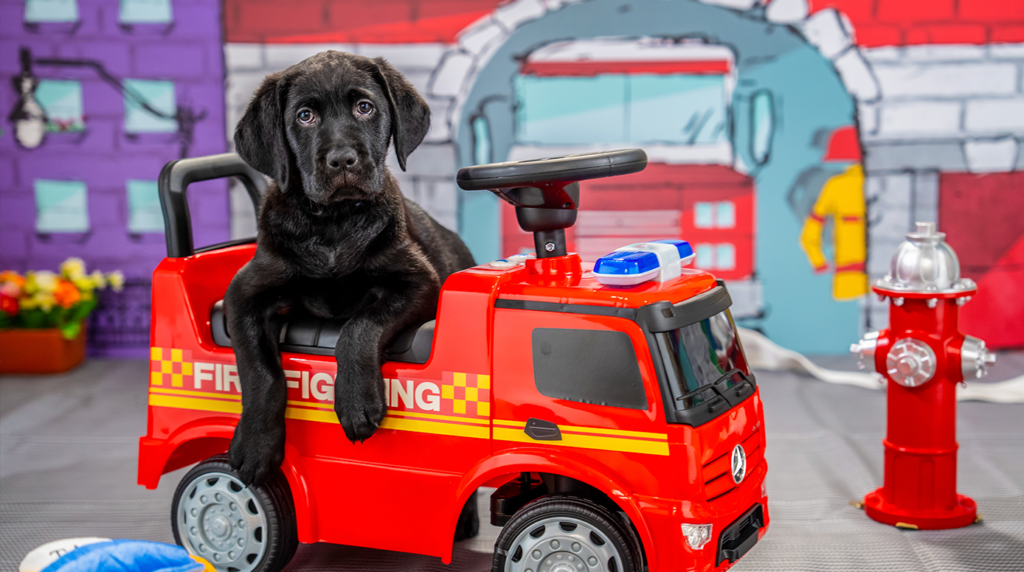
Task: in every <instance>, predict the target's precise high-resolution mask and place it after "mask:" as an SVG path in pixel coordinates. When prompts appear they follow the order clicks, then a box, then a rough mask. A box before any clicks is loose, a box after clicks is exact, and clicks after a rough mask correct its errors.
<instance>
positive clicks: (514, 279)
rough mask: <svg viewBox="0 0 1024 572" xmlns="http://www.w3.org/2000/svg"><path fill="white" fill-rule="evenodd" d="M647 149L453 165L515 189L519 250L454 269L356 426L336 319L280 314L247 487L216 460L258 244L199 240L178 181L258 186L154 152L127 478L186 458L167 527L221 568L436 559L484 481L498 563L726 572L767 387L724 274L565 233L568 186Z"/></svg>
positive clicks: (743, 541) (247, 178)
mask: <svg viewBox="0 0 1024 572" xmlns="http://www.w3.org/2000/svg"><path fill="white" fill-rule="evenodd" d="M646 163H647V158H646V155H645V154H644V152H643V151H642V150H639V149H633V150H625V151H612V152H605V153H594V154H587V155H578V156H569V157H559V158H554V159H543V160H536V161H524V162H517V163H500V164H494V165H481V166H476V167H470V168H467V169H463V170H461V171H460V172H459V177H458V181H459V185H460V186H461V187H462V188H463V189H466V190H484V189H488V190H492V191H493V192H495V193H496V194H497V195H499V196H500V197H501V198H502V199H504V200H506V201H508V202H510V203H512V204H513V205H515V206H516V209H517V216H518V220H519V222H520V225H521V226H522V227H523V228H524V229H525V230H527V231H530V232H533V233H534V237H535V243H536V246H537V254H536V256H535V257H534V256H532V255H531V256H519V257H513V258H511V259H507V260H498V261H494V262H491V263H488V264H481V265H479V266H476V267H474V268H470V269H468V270H464V271H462V272H459V273H457V274H454V275H452V276H451V277H449V278H448V280H447V281H446V282H445V284H444V286H443V288H442V291H441V297H440V305H439V308H438V312H437V317H436V320H434V321H431V322H427V323H425V324H422V325H420V326H418V327H415V328H412V329H411V330H409V331H407V332H405V333H403V334H402V335H400V336H399V337H398V338H397V339H396V340H395V342H394V344H393V345H392V347H391V348H390V350H389V353H388V355H389V361H387V362H386V363H385V364H384V366H383V377H384V379H385V383H386V389H387V396H388V413H387V416H386V417H385V419H384V422H383V424H382V425H381V427H380V429H379V430H378V431H377V432H376V433H375V434H374V436H373V437H372V438H370V439H369V440H367V441H366V442H364V443H361V444H353V443H350V442H349V441H348V440H347V439H346V438H345V435H344V433H343V431H342V429H341V426H340V425H339V424H338V420H337V418H336V416H335V413H334V408H333V403H332V401H331V400H332V399H333V396H334V391H333V383H334V374H335V372H336V364H335V358H334V355H333V354H334V351H333V348H334V347H335V344H336V343H337V339H338V324H337V323H332V322H331V321H322V320H313V319H304V318H299V317H295V318H290V322H289V323H288V325H287V326H286V328H285V329H284V331H283V333H282V336H281V346H280V347H281V349H282V353H281V362H282V365H283V366H284V370H285V373H286V377H287V383H288V394H289V395H288V397H289V399H288V407H287V411H286V413H285V415H286V417H287V444H286V451H285V459H284V462H283V463H282V466H281V472H280V473H279V474H278V475H276V476H275V478H272V479H270V480H269V481H268V482H267V483H266V484H264V485H262V486H258V487H245V486H243V484H242V483H241V482H240V481H239V480H238V478H237V476H236V475H235V473H234V472H233V471H232V470H231V468H230V466H229V465H228V464H227V462H226V457H224V456H223V453H224V452H225V451H227V448H228V443H229V441H230V439H231V436H232V434H233V431H234V426H235V423H236V422H237V420H238V415H239V412H240V411H241V400H240V392H239V383H238V373H237V369H236V365H235V356H234V353H233V352H232V350H231V347H230V344H231V340H230V338H229V337H228V332H227V331H226V330H225V327H224V315H223V309H222V306H221V299H222V296H223V295H224V292H225V290H226V288H227V286H228V282H229V281H230V280H231V278H232V277H233V276H234V274H235V272H236V271H237V270H238V269H239V268H240V267H241V266H242V265H243V264H244V263H245V262H246V261H248V260H249V259H250V258H251V257H252V256H253V253H254V251H255V245H254V244H252V241H251V240H250V241H245V242H242V243H229V244H222V245H217V246H213V247H209V248H203V249H194V248H193V245H192V238H191V226H190V224H191V223H190V220H189V216H188V206H187V203H186V200H185V190H186V188H187V186H188V185H189V184H190V183H192V182H194V181H199V180H206V179H213V178H219V177H227V176H236V177H239V178H240V179H241V180H242V181H243V183H244V184H245V185H246V187H247V189H248V190H249V192H250V195H251V196H252V198H253V201H254V203H256V204H258V201H259V196H260V192H261V188H262V184H263V180H262V178H261V177H260V175H259V174H258V173H256V172H255V171H253V170H252V169H251V168H249V167H248V166H247V165H246V164H245V163H243V162H242V161H241V160H240V159H239V158H238V157H237V156H236V155H231V154H228V155H219V156H213V157H203V158H197V159H185V160H181V161H176V162H173V163H170V164H168V165H167V167H165V168H164V170H163V172H162V173H161V176H160V194H161V203H162V206H163V209H164V217H165V222H166V223H167V224H166V228H167V243H168V257H167V258H166V259H165V260H164V261H163V262H162V263H161V264H160V266H159V267H158V268H157V270H156V272H155V273H154V276H153V322H152V323H153V325H152V360H151V365H152V367H151V373H150V385H149V427H148V431H147V434H146V436H144V437H142V438H141V440H140V447H139V449H140V452H139V484H141V485H143V486H146V487H147V488H155V487H156V486H157V484H158V482H159V479H160V476H161V475H162V474H164V473H167V472H169V471H173V470H175V469H178V468H181V467H185V466H187V465H191V464H193V463H197V462H198V463H199V464H198V465H197V466H196V467H194V468H193V469H192V470H191V471H189V472H188V474H187V475H186V476H185V477H184V479H183V480H182V481H181V483H180V484H179V486H178V489H177V491H176V493H175V495H174V501H173V506H172V518H173V519H174V520H173V526H174V532H175V538H176V539H177V541H178V542H179V543H181V544H182V545H183V546H185V548H187V549H188V550H189V551H190V552H192V553H194V554H197V555H199V556H202V557H203V558H205V559H207V560H208V561H210V562H211V563H212V564H213V565H214V566H215V567H216V568H217V569H218V570H222V571H225V572H243V571H244V572H249V571H257V570H258V571H277V570H280V569H281V568H283V567H284V566H285V565H286V564H287V562H288V560H289V559H290V558H291V556H292V554H293V552H294V550H295V548H296V545H297V543H298V542H304V543H312V542H331V543H338V544H347V545H354V546H364V547H372V548H379V549H385V550H397V551H404V552H412V553H419V554H426V555H433V556H439V557H440V558H441V559H442V560H443V561H444V562H446V563H448V562H450V561H451V556H452V544H453V537H454V532H455V529H456V523H457V521H458V518H459V515H460V513H461V511H462V509H463V506H464V505H465V504H466V502H467V501H468V500H470V499H472V498H474V494H473V493H474V492H475V491H476V490H477V489H478V488H479V487H496V488H497V490H496V491H495V492H494V493H493V494H492V495H491V498H490V501H491V502H490V507H491V511H490V512H491V514H490V519H491V523H492V524H494V525H499V526H503V529H502V531H501V534H500V536H499V538H498V541H497V543H496V546H495V555H494V567H493V569H494V570H496V571H519V572H570V571H572V572H594V571H608V572H638V571H640V570H644V569H647V570H650V571H663V570H664V571H668V570H672V571H681V570H705V571H707V570H725V569H728V568H729V567H730V566H731V565H732V564H733V563H734V562H735V561H736V560H737V559H738V558H740V557H741V556H743V555H744V554H745V553H746V552H747V551H748V550H750V548H751V547H752V546H753V545H754V544H755V543H757V541H758V540H759V539H760V538H761V537H762V536H763V535H764V533H765V531H766V530H767V527H768V504H767V500H768V499H767V496H766V492H765V487H764V479H765V474H766V471H767V465H766V462H765V458H764V447H765V437H764V415H763V412H762V405H761V399H760V394H759V392H758V388H757V386H756V383H755V380H754V377H753V375H752V374H751V372H750V370H749V368H748V366H747V363H746V361H745V358H744V355H743V349H742V346H741V345H740V340H739V338H738V337H737V333H736V328H735V325H734V323H733V320H732V317H731V315H730V313H729V309H728V308H729V306H730V304H731V300H730V298H729V294H728V292H727V291H726V288H725V286H724V285H723V284H722V282H720V281H717V280H716V279H715V278H714V277H713V276H712V275H710V274H708V273H706V272H702V271H698V270H690V269H685V268H683V266H684V265H685V264H686V263H687V262H688V261H689V260H690V259H691V258H692V250H691V249H690V246H689V244H687V243H686V242H684V241H682V240H665V241H656V242H649V243H641V244H634V245H629V246H626V247H624V248H622V249H619V250H617V251H615V252H613V253H611V254H609V255H608V256H606V257H603V258H601V259H599V260H598V261H597V262H596V263H595V264H594V265H593V267H591V265H589V264H587V265H585V266H584V265H582V264H581V262H580V258H579V257H578V256H577V255H576V254H573V253H567V252H566V250H565V234H564V229H565V228H568V227H570V226H571V225H572V224H573V223H574V221H575V219H576V212H577V207H578V204H579V185H578V181H580V180H585V179H593V178H598V177H606V176H612V175H618V174H625V173H632V172H637V171H639V170H642V169H643V168H644V167H645V166H646Z"/></svg>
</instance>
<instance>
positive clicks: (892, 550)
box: [0, 354, 1024, 572]
mask: <svg viewBox="0 0 1024 572" xmlns="http://www.w3.org/2000/svg"><path fill="white" fill-rule="evenodd" d="M1008 357H1009V359H1005V358H1004V357H1003V356H1000V360H1001V361H1000V366H997V368H1001V366H1003V364H1006V365H1007V366H1011V364H1012V366H1011V367H1017V366H1021V367H1024V360H1022V359H1021V358H1020V354H1017V355H1013V356H1008ZM829 365H830V366H833V367H836V366H837V365H839V366H843V365H848V361H846V362H842V361H839V362H837V361H834V360H833V361H831V362H829ZM146 371H147V364H146V362H142V361H106V360H92V361H90V362H88V363H87V364H86V365H84V366H83V367H81V368H79V369H78V370H76V371H75V372H73V373H70V374H67V375H62V376H53V377H43V378H32V377H22V376H5V377H2V378H0V572H14V571H15V570H17V565H18V562H20V560H21V558H22V557H23V556H24V555H25V554H26V553H27V552H28V551H29V550H31V549H32V548H35V547H36V546H38V545H40V544H42V543H44V542H48V541H50V540H55V539H59V538H69V537H75V536H107V537H111V538H139V539H147V540H159V541H163V542H172V541H173V540H172V537H171V529H170V520H169V516H170V515H169V512H170V497H171V495H172V494H173V489H174V486H175V484H176V483H177V480H178V479H180V478H181V476H182V475H183V474H184V471H185V470H184V469H183V470H181V471H177V472H175V473H171V474H168V475H165V476H164V478H163V480H162V481H161V485H160V487H159V488H158V489H157V490H156V491H147V490H145V489H143V488H141V487H139V486H138V485H136V484H135V462H136V454H137V453H136V448H137V442H138V437H139V436H140V435H142V434H143V433H144V432H145V426H146V378H147V375H146ZM1010 373H1013V374H1014V375H1019V374H1020V373H1024V372H1022V371H1020V370H1019V368H1018V371H1016V372H1006V371H1000V374H1001V376H1000V377H1011V375H1009V374H1010ZM758 381H759V384H760V386H761V391H762V395H763V399H764V403H765V414H766V425H767V430H768V447H767V450H766V454H767V458H768V462H769V466H770V470H769V474H768V491H769V497H770V503H769V506H770V510H771V516H772V525H771V529H770V530H769V532H768V534H767V536H766V537H765V538H764V540H763V541H762V542H760V543H759V544H758V545H757V547H755V549H754V550H753V551H751V552H750V553H749V554H748V555H747V556H746V557H745V558H744V559H743V560H741V561H740V562H739V563H738V564H737V565H736V567H735V568H734V570H737V572H742V571H755V570H764V571H769V570H770V571H776V570H778V571H808V572H818V571H821V572H826V571H848V570H879V571H893V572H896V571H899V572H903V571H947V570H948V571H973V570H977V571H982V570H984V571H986V572H988V571H1011V570H1015V571H1024V405H998V404H989V403H961V404H959V418H958V431H959V440H960V457H959V459H960V463H959V468H960V470H959V490H960V492H961V493H963V494H968V495H971V496H973V497H974V499H975V500H976V501H977V502H978V505H979V508H980V512H981V513H983V514H984V515H985V519H984V521H983V522H982V523H980V524H976V525H973V526H970V527H967V528H964V529H960V530H951V531H902V530H897V529H895V528H892V527H888V526H884V525H881V524H878V523H876V522H874V521H872V520H870V519H868V518H867V517H866V516H865V515H864V513H863V512H861V511H860V510H857V509H855V508H853V507H852V506H850V505H849V501H851V500H855V499H859V498H861V497H863V495H864V494H865V493H867V492H868V491H870V490H872V489H874V488H875V487H877V486H878V485H879V484H880V483H881V480H882V469H883V467H882V445H881V439H882V436H883V435H884V431H885V394H884V392H872V391H867V390H863V389H858V388H854V387H845V386H836V385H830V384H825V383H821V382H818V381H815V380H813V379H810V378H805V377H801V376H798V375H793V374H786V373H768V372H764V373H759V374H758ZM486 497H487V495H486V494H484V495H480V504H481V513H482V514H486V509H487V499H486ZM497 533H498V529H497V528H495V527H491V526H486V525H485V526H484V527H483V530H482V531H481V535H480V536H479V537H478V538H475V539H471V540H468V541H464V542H460V543H458V545H457V546H456V548H455V554H454V560H453V563H452V565H451V566H444V565H442V564H441V562H440V560H439V559H437V558H431V557H424V556H416V555H410V554H403V553H395V552H383V551H378V550H370V549H363V548H353V547H347V546H332V545H308V546H302V547H300V548H299V551H298V553H297V554H296V556H295V559H294V560H293V561H292V564H291V565H290V566H289V568H288V569H289V570H292V571H298V570H302V571H327V570H332V571H356V570H359V571H367V572H369V571H382V572H383V571H442V570H443V571H449V572H453V571H463V570H466V571H474V572H476V571H483V570H489V569H490V562H491V548H492V547H493V544H494V540H495V538H496V537H497Z"/></svg>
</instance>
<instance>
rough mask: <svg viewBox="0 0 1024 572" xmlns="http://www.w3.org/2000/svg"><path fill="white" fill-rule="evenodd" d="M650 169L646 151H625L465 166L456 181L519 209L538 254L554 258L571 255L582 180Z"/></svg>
mask: <svg viewBox="0 0 1024 572" xmlns="http://www.w3.org/2000/svg"><path fill="white" fill-rule="evenodd" d="M646 167H647V153H644V151H643V149H621V150H618V151H602V152H599V153H581V154H579V155H566V156H564V157H551V158H547V159H529V160H526V161H510V162H508V163H491V164H489V165H476V166H475V167H465V168H462V169H459V174H458V176H457V177H456V181H457V182H458V183H459V186H460V187H462V189H463V190H466V191H482V190H488V191H491V192H492V193H494V194H496V195H498V196H499V197H501V199H502V200H503V201H505V202H507V203H509V204H511V205H512V206H514V207H516V219H517V220H518V221H519V226H520V228H522V229H523V230H525V231H526V232H532V233H533V243H534V246H536V249H537V258H550V257H554V256H565V255H566V246H565V229H567V228H569V227H570V226H572V225H573V224H574V223H575V222H576V210H577V209H578V208H579V206H580V205H579V203H580V185H579V182H580V181H585V180H587V179H600V178H602V177H613V176H615V175H628V174H630V173H636V172H639V171H643V170H644V168H646Z"/></svg>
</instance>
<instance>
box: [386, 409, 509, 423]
mask: <svg viewBox="0 0 1024 572" xmlns="http://www.w3.org/2000/svg"><path fill="white" fill-rule="evenodd" d="M388 416H389V417H415V418H420V419H436V420H438V421H462V422H465V423H476V424H477V425H490V424H491V422H490V420H488V419H475V418H473V417H456V416H454V415H438V414H436V413H420V412H418V411H388Z"/></svg>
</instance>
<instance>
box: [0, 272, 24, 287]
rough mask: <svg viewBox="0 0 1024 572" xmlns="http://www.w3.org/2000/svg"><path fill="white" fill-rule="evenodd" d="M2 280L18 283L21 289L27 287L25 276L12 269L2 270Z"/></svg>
mask: <svg viewBox="0 0 1024 572" xmlns="http://www.w3.org/2000/svg"><path fill="white" fill-rule="evenodd" d="M0 282H13V283H14V284H17V285H18V289H19V290H20V289H21V288H24V287H25V277H24V276H22V275H21V274H18V273H17V272H13V271H11V270H4V271H3V272H0Z"/></svg>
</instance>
